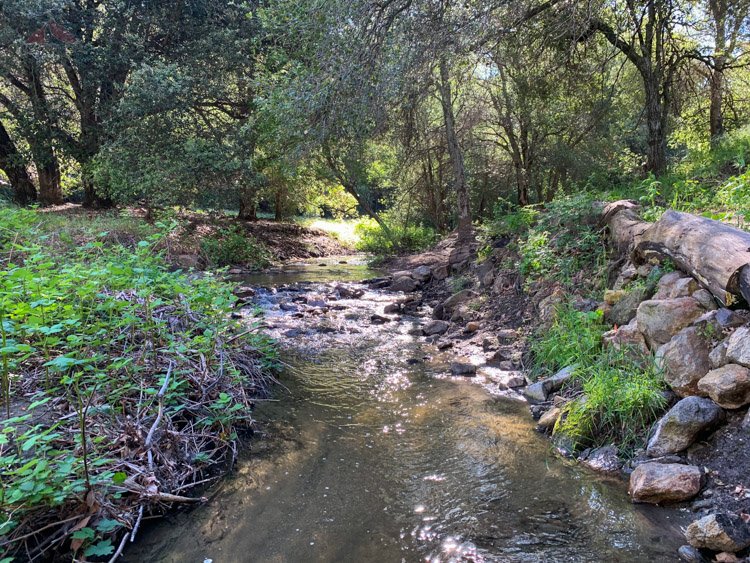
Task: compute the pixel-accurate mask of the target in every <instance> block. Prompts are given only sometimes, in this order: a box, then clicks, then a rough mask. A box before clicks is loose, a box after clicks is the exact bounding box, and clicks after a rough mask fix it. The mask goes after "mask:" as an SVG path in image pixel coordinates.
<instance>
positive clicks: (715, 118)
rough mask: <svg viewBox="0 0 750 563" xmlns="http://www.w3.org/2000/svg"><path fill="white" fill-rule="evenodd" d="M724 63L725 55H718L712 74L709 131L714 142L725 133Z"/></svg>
mask: <svg viewBox="0 0 750 563" xmlns="http://www.w3.org/2000/svg"><path fill="white" fill-rule="evenodd" d="M724 64H725V57H723V56H717V57H716V59H715V61H714V67H713V68H712V69H711V76H710V88H711V106H710V109H709V131H710V134H711V141H713V142H715V141H716V140H717V139H718V138H719V137H721V136H722V135H723V134H724V107H723V106H724Z"/></svg>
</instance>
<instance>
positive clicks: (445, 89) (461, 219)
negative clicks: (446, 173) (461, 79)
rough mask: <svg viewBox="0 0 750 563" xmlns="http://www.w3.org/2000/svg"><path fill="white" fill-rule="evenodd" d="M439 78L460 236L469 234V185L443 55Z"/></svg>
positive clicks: (468, 235) (446, 63)
mask: <svg viewBox="0 0 750 563" xmlns="http://www.w3.org/2000/svg"><path fill="white" fill-rule="evenodd" d="M439 67H440V80H439V81H438V90H439V91H440V102H441V105H442V107H443V121H444V123H445V136H446V141H447V144H448V155H449V158H450V162H451V168H452V169H453V185H454V190H455V192H456V199H457V201H458V234H459V238H461V237H470V236H471V232H472V231H471V210H470V207H469V186H468V184H467V183H466V168H465V167H464V155H463V151H462V150H461V145H460V144H459V142H458V136H457V133H456V116H455V114H454V112H453V95H452V93H451V84H450V75H449V72H448V62H447V61H446V59H445V58H444V57H443V58H441V59H440V64H439Z"/></svg>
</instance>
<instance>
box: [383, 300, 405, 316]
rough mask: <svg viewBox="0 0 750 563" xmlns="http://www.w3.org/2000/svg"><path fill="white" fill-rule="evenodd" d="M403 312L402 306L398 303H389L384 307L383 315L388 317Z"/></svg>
mask: <svg viewBox="0 0 750 563" xmlns="http://www.w3.org/2000/svg"><path fill="white" fill-rule="evenodd" d="M400 311H401V306H400V305H399V304H398V303H389V304H388V305H386V306H385V307H383V313H385V314H386V315H393V314H394V313H398V312H400Z"/></svg>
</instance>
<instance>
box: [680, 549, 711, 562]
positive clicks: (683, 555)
mask: <svg viewBox="0 0 750 563" xmlns="http://www.w3.org/2000/svg"><path fill="white" fill-rule="evenodd" d="M677 555H678V556H679V558H680V561H684V562H685V563H708V559H706V558H705V557H703V554H702V553H701V552H700V551H699V550H698V548H696V547H693V546H692V545H683V546H681V547H680V549H678V550H677Z"/></svg>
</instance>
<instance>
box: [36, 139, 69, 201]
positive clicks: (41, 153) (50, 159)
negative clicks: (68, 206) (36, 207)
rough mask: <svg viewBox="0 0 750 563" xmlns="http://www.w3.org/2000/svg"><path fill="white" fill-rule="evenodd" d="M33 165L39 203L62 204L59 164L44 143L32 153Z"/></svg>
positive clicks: (51, 150)
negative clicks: (37, 185) (36, 178)
mask: <svg viewBox="0 0 750 563" xmlns="http://www.w3.org/2000/svg"><path fill="white" fill-rule="evenodd" d="M34 153H35V154H34V164H35V166H36V173H37V176H38V178H39V203H41V204H42V205H59V204H61V203H62V202H63V193H62V186H61V184H60V164H59V162H58V160H57V155H56V154H55V151H54V150H53V149H52V147H50V146H49V145H48V144H47V143H46V142H44V141H43V142H42V146H40V147H37V149H36V151H34Z"/></svg>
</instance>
